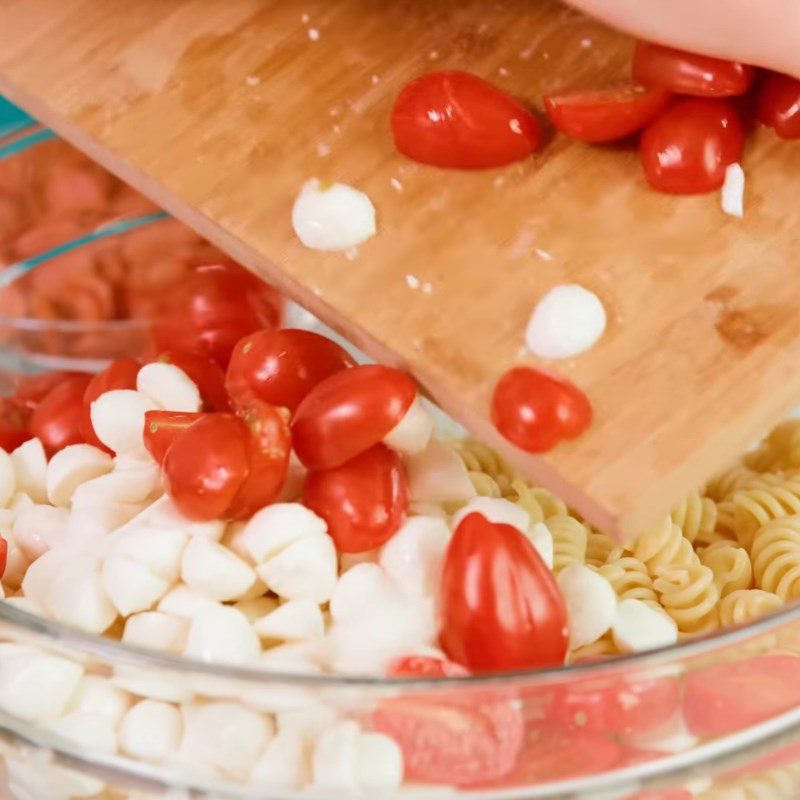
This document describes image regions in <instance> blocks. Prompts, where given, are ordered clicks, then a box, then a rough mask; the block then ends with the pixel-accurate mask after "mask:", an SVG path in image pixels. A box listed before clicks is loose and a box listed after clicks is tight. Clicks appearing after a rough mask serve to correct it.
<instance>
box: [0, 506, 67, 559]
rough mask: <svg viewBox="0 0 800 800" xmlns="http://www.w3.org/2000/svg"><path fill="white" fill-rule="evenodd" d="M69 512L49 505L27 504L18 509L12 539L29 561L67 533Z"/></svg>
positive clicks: (53, 545)
mask: <svg viewBox="0 0 800 800" xmlns="http://www.w3.org/2000/svg"><path fill="white" fill-rule="evenodd" d="M68 523H69V512H68V511H67V510H66V509H63V508H55V507H54V506H50V505H34V506H27V507H26V508H23V509H21V510H20V511H19V513H18V514H17V516H16V518H15V519H14V525H13V528H12V531H13V536H14V541H15V542H16V543H17V545H18V546H19V547H20V548H21V549H22V551H23V552H24V553H25V557H26V558H27V559H28V560H29V561H34V560H36V559H37V558H39V556H42V555H44V554H45V553H46V552H47V551H48V550H50V549H51V548H53V547H55V546H56V545H58V544H61V543H62V542H63V541H64V538H65V537H66V535H67V524H68Z"/></svg>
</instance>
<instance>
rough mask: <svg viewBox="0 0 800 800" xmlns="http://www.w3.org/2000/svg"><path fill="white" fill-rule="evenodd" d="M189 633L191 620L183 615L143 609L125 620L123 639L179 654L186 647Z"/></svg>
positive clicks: (126, 642)
mask: <svg viewBox="0 0 800 800" xmlns="http://www.w3.org/2000/svg"><path fill="white" fill-rule="evenodd" d="M188 633H189V622H188V620H186V619H184V618H183V617H178V616H175V615H174V614H165V613H163V612H162V611H143V612H141V613H139V614H133V615H132V616H130V617H128V619H127V620H126V621H125V630H124V631H123V632H122V641H123V642H125V644H132V645H137V646H138V647H149V648H151V649H153V650H163V651H164V652H167V653H174V654H176V655H177V654H180V653H182V652H183V649H184V647H186V636H187V634H188Z"/></svg>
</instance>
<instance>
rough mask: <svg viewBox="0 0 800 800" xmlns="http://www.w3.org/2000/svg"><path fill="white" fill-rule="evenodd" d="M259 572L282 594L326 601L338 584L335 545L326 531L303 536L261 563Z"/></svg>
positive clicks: (288, 597) (321, 601) (292, 598)
mask: <svg viewBox="0 0 800 800" xmlns="http://www.w3.org/2000/svg"><path fill="white" fill-rule="evenodd" d="M256 572H257V573H258V576H259V578H261V580H262V581H264V583H265V584H266V585H267V586H268V587H269V588H270V589H271V590H272V591H273V592H275V594H277V595H278V596H279V597H283V598H285V599H286V600H299V599H301V598H307V599H309V600H313V601H314V602H315V603H325V602H327V600H328V599H329V598H330V596H331V593H332V592H333V589H334V587H335V586H336V575H337V572H338V564H337V561H336V548H335V547H334V544H333V540H332V539H331V538H330V536H327V535H326V534H317V535H315V536H304V537H303V538H302V539H299V540H298V541H296V542H294V543H293V544H290V545H289V546H288V547H287V548H285V549H284V550H282V551H281V552H280V553H278V554H277V555H276V556H272V557H271V558H269V559H268V560H267V561H266V562H264V563H262V564H259V566H258V567H256Z"/></svg>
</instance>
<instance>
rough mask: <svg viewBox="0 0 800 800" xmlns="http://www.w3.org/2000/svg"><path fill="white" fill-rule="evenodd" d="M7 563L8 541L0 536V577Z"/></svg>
mask: <svg viewBox="0 0 800 800" xmlns="http://www.w3.org/2000/svg"><path fill="white" fill-rule="evenodd" d="M7 564H8V541H7V540H6V539H5V538H4V537H2V536H0V578H2V577H3V575H4V574H5V571H6V566H7Z"/></svg>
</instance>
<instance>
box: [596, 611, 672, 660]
mask: <svg viewBox="0 0 800 800" xmlns="http://www.w3.org/2000/svg"><path fill="white" fill-rule="evenodd" d="M611 630H612V633H613V636H614V643H615V644H616V645H617V647H618V648H619V650H620V652H622V653H639V652H641V651H643V650H654V649H655V648H657V647H667V646H669V645H671V644H676V643H677V641H678V626H677V625H676V624H675V620H673V619H672V617H670V616H668V615H667V614H666V613H664V612H663V611H657V610H656V609H655V608H652V607H651V606H649V605H647V603H643V602H642V601H641V600H634V599H632V598H628V599H627V600H621V601H620V602H619V604H618V605H617V614H616V617H615V618H614V625H613V627H612V629H611Z"/></svg>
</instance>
